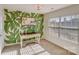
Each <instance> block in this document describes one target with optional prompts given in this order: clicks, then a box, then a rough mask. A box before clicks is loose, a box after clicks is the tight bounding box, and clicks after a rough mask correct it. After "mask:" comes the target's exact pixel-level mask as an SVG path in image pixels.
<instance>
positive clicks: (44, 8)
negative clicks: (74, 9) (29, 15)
mask: <svg viewBox="0 0 79 59" xmlns="http://www.w3.org/2000/svg"><path fill="white" fill-rule="evenodd" d="M37 5H38V4H5V5H3V7H4V8H7V9H9V10H19V11H25V12H35V13H42V14H45V13H48V12H51V11H55V10H58V9H61V8H64V7H67V6H70V5H71V4H39V9H40V10H37V9H38V6H37Z"/></svg>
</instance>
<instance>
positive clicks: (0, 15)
mask: <svg viewBox="0 0 79 59" xmlns="http://www.w3.org/2000/svg"><path fill="white" fill-rule="evenodd" d="M3 27H4V26H3V10H2V5H0V54H1V51H2V49H3V47H4V34H3V33H4V32H3V31H4V29H3Z"/></svg>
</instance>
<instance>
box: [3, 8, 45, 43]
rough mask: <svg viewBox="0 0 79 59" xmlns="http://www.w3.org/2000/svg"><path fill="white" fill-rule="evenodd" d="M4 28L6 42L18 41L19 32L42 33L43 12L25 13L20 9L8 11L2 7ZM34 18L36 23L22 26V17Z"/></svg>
mask: <svg viewBox="0 0 79 59" xmlns="http://www.w3.org/2000/svg"><path fill="white" fill-rule="evenodd" d="M4 15H5V20H4V30H5V34H6V38H5V42H6V43H7V44H11V43H17V42H20V37H21V32H22V31H23V32H27V33H31V32H36V33H38V32H39V33H41V36H42V34H43V18H44V16H43V14H38V13H26V12H22V11H9V10H8V9H4ZM23 17H26V18H35V21H36V25H35V26H29V27H28V28H27V27H26V26H22V18H23Z"/></svg>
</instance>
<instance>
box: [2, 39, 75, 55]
mask: <svg viewBox="0 0 79 59" xmlns="http://www.w3.org/2000/svg"><path fill="white" fill-rule="evenodd" d="M49 54H50V55H74V53H71V52H69V51H67V50H65V49H63V48H61V47H59V46H57V45H55V44H53V43H50V42H48V41H47V40H41V42H40V44H29V45H26V46H25V47H23V48H22V49H21V48H20V45H13V46H8V47H4V49H3V51H2V55H49Z"/></svg>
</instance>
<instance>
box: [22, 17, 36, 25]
mask: <svg viewBox="0 0 79 59" xmlns="http://www.w3.org/2000/svg"><path fill="white" fill-rule="evenodd" d="M22 25H36V23H35V19H34V18H23V21H22Z"/></svg>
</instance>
